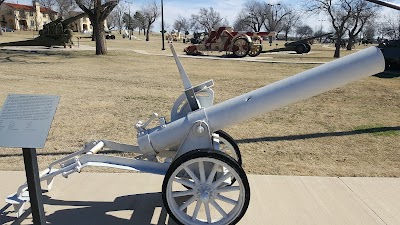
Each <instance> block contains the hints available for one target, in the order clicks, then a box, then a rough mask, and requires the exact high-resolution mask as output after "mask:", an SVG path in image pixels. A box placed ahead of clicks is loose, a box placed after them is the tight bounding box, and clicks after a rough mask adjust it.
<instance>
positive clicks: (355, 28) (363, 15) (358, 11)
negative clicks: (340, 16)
mask: <svg viewBox="0 0 400 225" xmlns="http://www.w3.org/2000/svg"><path fill="white" fill-rule="evenodd" d="M353 4H354V7H353V15H352V16H351V17H350V19H349V21H348V25H347V30H348V35H349V41H348V43H347V47H346V49H347V50H351V49H352V47H353V44H354V42H355V39H356V37H357V36H358V34H360V32H361V31H362V29H363V28H364V26H365V24H366V23H367V22H369V21H371V20H372V19H373V18H374V16H375V15H376V10H377V9H378V7H377V5H375V4H372V3H368V2H367V1H365V0H355V1H354V3H353Z"/></svg>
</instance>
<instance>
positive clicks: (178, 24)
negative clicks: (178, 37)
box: [174, 16, 190, 33]
mask: <svg viewBox="0 0 400 225" xmlns="http://www.w3.org/2000/svg"><path fill="white" fill-rule="evenodd" d="M174 29H175V30H176V31H177V32H178V33H179V32H181V31H188V30H189V29H190V22H189V20H188V19H186V18H185V17H182V16H178V19H176V20H175V22H174Z"/></svg>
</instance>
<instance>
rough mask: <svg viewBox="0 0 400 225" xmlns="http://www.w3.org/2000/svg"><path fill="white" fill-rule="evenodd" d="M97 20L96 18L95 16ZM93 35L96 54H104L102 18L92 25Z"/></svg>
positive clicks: (104, 39) (104, 41)
mask: <svg viewBox="0 0 400 225" xmlns="http://www.w3.org/2000/svg"><path fill="white" fill-rule="evenodd" d="M96 19H97V20H98V18H96ZM93 37H95V39H96V55H106V54H107V47H106V38H105V32H104V20H103V21H97V22H95V23H94V26H93Z"/></svg>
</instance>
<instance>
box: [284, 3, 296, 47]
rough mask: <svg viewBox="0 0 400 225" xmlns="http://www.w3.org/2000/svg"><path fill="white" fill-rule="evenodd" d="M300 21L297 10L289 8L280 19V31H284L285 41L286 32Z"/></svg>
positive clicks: (286, 37) (286, 38)
mask: <svg viewBox="0 0 400 225" xmlns="http://www.w3.org/2000/svg"><path fill="white" fill-rule="evenodd" d="M299 22H300V14H299V13H297V10H295V9H293V8H290V9H289V13H288V14H287V15H286V16H285V17H284V19H283V20H282V31H283V32H284V33H285V41H287V40H288V34H289V33H290V32H291V31H292V29H293V28H294V27H296V26H297V25H298V23H299Z"/></svg>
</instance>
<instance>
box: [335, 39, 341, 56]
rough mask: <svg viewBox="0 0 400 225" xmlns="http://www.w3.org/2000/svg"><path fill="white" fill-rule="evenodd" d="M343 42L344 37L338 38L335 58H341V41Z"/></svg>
mask: <svg viewBox="0 0 400 225" xmlns="http://www.w3.org/2000/svg"><path fill="white" fill-rule="evenodd" d="M341 42H342V38H337V39H336V43H335V54H334V55H333V57H334V58H340V43H341Z"/></svg>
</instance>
